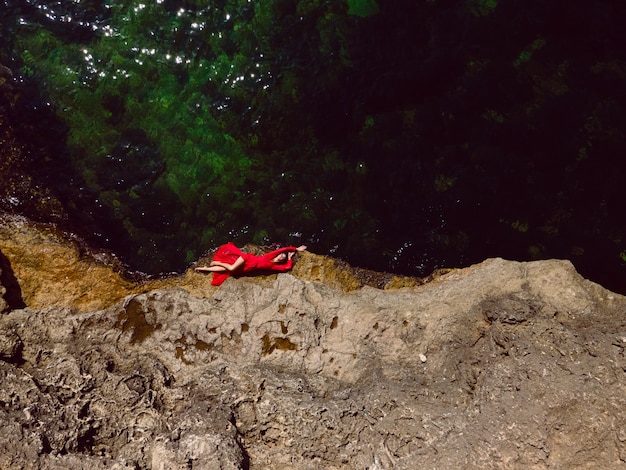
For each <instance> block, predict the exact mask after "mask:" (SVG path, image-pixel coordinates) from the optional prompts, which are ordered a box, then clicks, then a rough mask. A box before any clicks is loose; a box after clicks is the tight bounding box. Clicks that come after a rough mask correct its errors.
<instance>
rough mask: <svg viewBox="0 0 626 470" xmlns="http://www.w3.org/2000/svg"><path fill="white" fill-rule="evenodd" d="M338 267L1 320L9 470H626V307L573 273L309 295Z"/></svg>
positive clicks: (17, 312)
mask: <svg viewBox="0 0 626 470" xmlns="http://www.w3.org/2000/svg"><path fill="white" fill-rule="evenodd" d="M3 243H5V242H4V241H3ZM46 243H48V246H51V244H50V243H49V242H47V241H46ZM4 246H6V245H3V248H2V250H3V252H4V250H5V248H4ZM37 249H39V248H37ZM13 250H14V251H12V252H11V253H15V252H16V250H17V248H13ZM25 251H27V250H25ZM60 253H65V251H64V249H61V250H60ZM7 258H9V256H8V255H7ZM316 262H319V264H320V267H319V270H316V269H315V267H316V264H315V263H316ZM332 264H333V261H332V260H330V259H329V258H324V257H315V255H312V254H305V256H302V257H300V258H299V260H298V263H297V265H296V269H294V271H293V273H292V274H280V275H273V276H265V277H259V278H242V279H228V280H227V281H226V282H225V283H224V284H223V285H222V286H221V287H220V288H215V287H212V286H210V285H209V280H210V277H208V276H203V275H200V274H197V273H194V272H192V271H189V272H187V273H185V274H184V275H182V276H179V277H174V278H170V279H164V280H161V281H155V282H154V283H152V284H150V283H145V284H142V285H136V284H135V285H132V284H131V285H130V287H128V289H129V290H128V291H127V292H128V294H127V295H125V296H123V297H122V298H120V299H119V300H114V298H115V296H117V295H121V292H122V290H119V291H116V290H112V292H115V296H114V297H112V298H109V299H107V300H106V301H104V300H102V301H101V302H102V304H101V305H102V307H101V308H98V309H94V310H90V311H86V310H83V311H81V310H80V309H77V308H75V307H73V306H71V305H66V306H54V307H48V308H34V307H32V306H31V305H29V307H28V308H22V309H15V308H14V309H13V310H12V311H11V312H9V313H8V314H5V315H2V316H0V332H2V335H3V336H2V335H0V403H1V404H2V406H0V422H2V425H0V467H2V468H21V467H26V466H28V465H33V466H34V467H36V468H42V469H49V468H50V469H51V468H70V467H71V468H87V467H89V468H95V469H97V468H119V469H122V468H189V467H191V468H194V469H198V468H200V469H215V468H218V469H221V468H223V469H231V468H242V469H245V468H250V469H287V468H297V469H320V468H324V469H362V468H377V469H413V468H416V466H418V467H419V468H425V469H441V468H485V469H491V468H512V469H513V468H546V469H549V468H625V467H626V452H625V451H624V449H625V448H626V447H625V446H624V442H626V441H625V439H626V435H625V434H624V431H623V429H626V393H625V392H626V374H625V373H624V371H625V370H626V298H625V297H623V296H621V295H617V294H614V293H612V292H609V291H607V290H606V289H603V288H602V287H601V286H598V285H597V284H594V283H592V282H590V281H587V280H585V279H583V278H582V277H581V276H579V275H578V273H576V271H575V269H574V268H573V266H572V265H571V263H569V262H567V261H558V260H546V261H539V262H532V263H519V262H512V261H505V260H502V259H491V260H486V261H485V262H483V263H480V264H478V265H475V266H472V267H469V268H465V269H456V270H452V271H449V272H442V273H439V275H438V276H435V277H434V278H433V279H432V280H430V282H428V283H422V281H419V280H417V281H416V282H415V285H414V286H412V287H403V288H400V289H389V288H387V289H376V288H373V287H368V286H365V287H360V288H345V287H346V285H345V284H343V281H341V282H340V281H339V279H340V278H342V276H344V275H343V274H340V273H336V274H337V276H336V277H334V278H333V277H332V276H333V275H332V274H329V275H330V276H331V280H330V282H328V283H327V284H325V283H323V282H318V280H322V281H323V280H324V279H325V278H324V277H321V278H318V279H317V280H311V279H306V276H311V277H312V275H313V274H314V275H316V276H322V274H320V273H326V272H328V273H332V272H333V269H334V268H333V266H332ZM338 264H340V263H338ZM11 266H12V269H13V270H14V271H15V276H16V278H18V279H19V278H20V277H21V278H28V275H26V274H23V273H26V272H29V271H28V269H30V268H28V267H27V268H22V267H20V262H19V261H16V260H15V258H13V259H11ZM69 266H80V264H69ZM101 268H102V269H108V268H106V266H101ZM76 269H78V268H76ZM81 269H82V268H81ZM31 272H35V271H31ZM303 273H308V274H303ZM109 275H110V276H111V277H110V278H109V279H108V280H106V279H107V278H106V276H103V279H105V280H106V282H113V280H115V279H116V277H115V276H113V275H111V274H109ZM355 278H356V276H355ZM48 279H49V278H44V280H45V282H56V281H55V280H54V279H51V280H50V281H48ZM345 279H351V278H350V277H349V276H347V275H346V277H345ZM42 282H43V281H42ZM45 282H43V283H42V284H41V286H42V287H39V288H38V289H33V290H29V291H28V292H33V293H34V294H32V298H33V299H43V298H44V297H43V294H39V293H38V292H39V291H40V290H46V289H45ZM106 282H104V284H103V285H106ZM115 282H117V281H115ZM124 282H127V281H124ZM361 282H362V281H360V280H358V279H357V280H356V281H354V282H353V281H350V282H348V285H349V286H357V285H358V284H359V283H361ZM122 284H123V283H122ZM123 285H127V284H123ZM149 286H152V287H155V288H156V287H158V289H156V290H150V289H149V288H148V287H149ZM339 286H341V288H339ZM384 286H387V287H388V284H384V285H383V287H384ZM80 289H82V288H77V287H75V288H73V289H67V290H66V291H65V292H66V293H67V294H68V295H67V297H65V300H64V302H66V303H67V302H69V300H68V299H72V298H78V299H80V298H81V297H80V296H79V297H72V296H75V295H76V292H81V290H80ZM49 298H50V299H53V300H54V299H57V298H60V297H52V296H51V297H49ZM26 299H31V297H26V296H25V300H26ZM26 303H27V304H28V301H27V302H26ZM79 304H80V303H79ZM80 305H86V304H80Z"/></svg>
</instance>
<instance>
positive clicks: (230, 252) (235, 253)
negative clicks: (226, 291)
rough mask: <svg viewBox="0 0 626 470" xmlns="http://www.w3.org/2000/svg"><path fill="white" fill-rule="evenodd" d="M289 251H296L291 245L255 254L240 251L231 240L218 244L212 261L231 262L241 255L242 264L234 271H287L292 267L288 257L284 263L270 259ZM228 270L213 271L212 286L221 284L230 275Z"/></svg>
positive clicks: (242, 272) (243, 272) (247, 272)
mask: <svg viewBox="0 0 626 470" xmlns="http://www.w3.org/2000/svg"><path fill="white" fill-rule="evenodd" d="M290 251H297V250H296V248H295V247H293V246H287V247H284V248H280V249H278V250H274V251H272V252H270V253H266V254H264V255H261V256H255V255H252V254H249V253H244V252H242V251H241V250H240V249H239V248H237V247H236V246H235V245H234V244H233V243H232V242H231V243H227V244H225V245H222V246H220V247H219V248H218V249H217V251H216V252H215V255H214V256H213V260H214V261H221V262H223V263H228V264H233V263H234V262H235V261H237V259H238V258H239V257H240V256H241V257H242V258H243V261H244V262H243V266H242V267H241V268H239V270H238V271H237V272H236V273H234V274H235V275H237V274H250V273H252V272H255V271H271V272H285V271H289V270H290V269H291V268H292V267H293V260H290V259H288V260H287V261H286V262H285V263H280V264H278V263H274V262H272V260H273V259H274V258H275V257H276V256H278V255H279V254H281V253H288V252H290ZM231 274H233V273H230V272H228V271H225V272H222V273H217V272H214V273H213V280H212V281H211V284H212V285H214V286H219V285H221V284H222V283H223V282H224V281H225V280H226V279H228V277H230V276H231Z"/></svg>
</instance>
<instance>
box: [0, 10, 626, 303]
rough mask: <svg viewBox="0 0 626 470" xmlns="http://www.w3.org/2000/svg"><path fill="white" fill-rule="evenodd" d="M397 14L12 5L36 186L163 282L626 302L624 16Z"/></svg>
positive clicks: (17, 118)
mask: <svg viewBox="0 0 626 470" xmlns="http://www.w3.org/2000/svg"><path fill="white" fill-rule="evenodd" d="M383 3H384V4H383ZM389 3H390V2H375V1H373V0H359V1H357V0H351V1H343V0H342V1H319V0H302V1H296V0H267V1H256V2H255V1H248V0H220V1H212V2H203V1H200V0H195V1H194V0H188V1H173V0H155V1H145V2H140V1H130V0H129V1H105V0H80V1H78V0H76V1H72V2H65V1H63V2H44V1H37V0H22V1H16V0H4V1H3V2H0V5H1V6H2V16H1V17H0V18H1V28H2V29H1V33H2V46H3V49H2V55H1V56H0V63H2V64H3V65H5V66H7V67H9V68H11V69H12V70H13V71H14V73H15V76H16V83H18V84H19V89H20V93H21V95H20V96H21V98H20V100H18V104H17V105H15V106H14V107H13V108H12V109H13V113H14V115H13V116H12V118H13V122H15V123H16V126H17V127H18V128H19V132H20V136H21V137H20V138H21V139H23V141H24V142H25V145H27V146H28V145H30V146H31V147H29V148H31V150H29V152H30V155H31V158H30V160H29V161H30V162H31V164H30V166H27V168H28V169H27V171H29V172H30V173H31V174H32V175H34V177H35V178H37V179H38V181H40V182H41V184H43V185H46V186H48V187H50V188H51V190H52V191H53V192H54V194H55V195H56V196H57V197H58V198H59V199H60V200H61V201H62V202H63V204H64V207H65V210H66V211H67V213H68V214H69V220H70V221H71V224H72V225H73V227H72V228H73V230H75V231H77V232H78V233H80V234H81V235H83V236H85V237H86V238H88V239H89V240H90V241H91V242H92V243H94V244H96V245H99V246H104V247H107V248H111V249H113V250H114V251H116V252H117V253H118V254H119V255H120V256H121V257H122V259H124V260H125V261H126V262H127V263H128V264H129V265H130V266H131V268H133V269H139V270H143V271H146V272H149V273H159V272H166V271H175V270H181V269H184V267H185V266H187V265H188V264H189V263H190V262H191V261H193V260H195V259H196V258H197V257H199V256H200V255H201V254H202V253H203V252H205V251H206V250H208V249H210V248H213V247H215V246H217V245H219V244H221V243H223V242H225V241H228V240H234V241H235V242H237V243H247V242H253V243H257V244H269V243H274V242H276V243H289V244H301V243H305V244H308V245H309V247H310V249H311V250H313V251H315V252H317V253H324V254H333V255H335V256H338V257H340V258H343V259H346V260H347V261H349V262H351V263H353V264H355V265H358V266H362V267H367V268H373V269H377V270H386V271H393V272H399V273H405V274H412V275H426V274H428V273H430V272H431V271H432V270H433V269H435V268H437V267H444V266H445V267H450V266H465V265H468V264H470V263H473V262H477V261H481V260H483V259H484V258H486V257H492V256H502V257H505V258H511V259H518V260H531V259H542V258H566V259H570V260H572V261H573V262H574V264H575V265H576V267H577V268H578V270H579V271H580V272H581V273H582V274H583V275H585V276H586V277H589V278H591V279H593V280H596V281H597V282H600V283H602V284H603V285H605V286H606V287H609V288H611V289H613V290H617V291H620V292H623V293H626V218H625V217H624V214H625V212H624V191H623V189H622V188H623V184H624V181H626V159H625V158H624V149H625V146H624V143H625V138H624V132H625V131H624V130H625V129H626V122H625V121H626V63H625V62H624V57H626V55H625V54H624V52H626V51H625V50H624V42H623V41H622V40H621V36H622V33H621V28H622V19H623V18H626V7H625V6H622V5H617V4H616V2H613V1H608V0H599V1H597V2H588V1H577V0H574V1H567V2H566V1H563V0H561V1H559V0H557V1H551V2H534V1H530V2H519V1H513V0H509V1H507V0H500V1H497V0H467V1H456V2H454V1H452V2H451V1H442V0H427V1H418V0H404V1H398V2H392V3H393V5H391V4H389ZM33 136H36V138H34V137H33ZM33 140H34V141H33ZM1 204H2V205H3V207H4V208H5V209H6V208H8V209H11V210H14V211H19V210H20V207H21V206H20V202H19V201H18V202H17V203H16V202H15V198H14V199H11V198H10V197H5V198H4V199H3V200H2V202H1ZM39 215H40V216H42V217H43V215H42V214H39Z"/></svg>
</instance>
